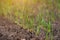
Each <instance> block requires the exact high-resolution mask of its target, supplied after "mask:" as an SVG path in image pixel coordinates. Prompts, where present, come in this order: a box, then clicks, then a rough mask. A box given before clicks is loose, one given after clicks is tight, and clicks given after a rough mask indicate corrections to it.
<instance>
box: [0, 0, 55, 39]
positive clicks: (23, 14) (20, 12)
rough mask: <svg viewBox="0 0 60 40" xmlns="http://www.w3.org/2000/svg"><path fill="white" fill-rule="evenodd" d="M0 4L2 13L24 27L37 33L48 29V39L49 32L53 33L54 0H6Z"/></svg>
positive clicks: (0, 12)
mask: <svg viewBox="0 0 60 40" xmlns="http://www.w3.org/2000/svg"><path fill="white" fill-rule="evenodd" d="M17 2H18V3H17ZM30 2H31V3H30ZM0 4H1V5H0V15H4V17H7V18H8V19H11V20H13V21H14V22H15V23H17V24H18V25H20V26H22V27H23V28H24V29H29V31H34V32H35V33H36V35H38V34H39V33H40V29H41V28H43V30H45V31H46V40H48V34H49V33H51V27H52V21H55V19H56V17H55V14H54V12H53V5H52V1H50V0H49V1H47V0H42V1H41V0H40V1H37V0H28V1H27V0H18V1H17V0H15V1H10V0H8V1H7V0H4V2H3V1H1V3H0Z"/></svg>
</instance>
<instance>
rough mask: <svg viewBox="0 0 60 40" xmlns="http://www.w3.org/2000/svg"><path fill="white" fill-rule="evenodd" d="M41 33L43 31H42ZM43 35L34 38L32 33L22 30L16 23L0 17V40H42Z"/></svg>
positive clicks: (42, 33)
mask: <svg viewBox="0 0 60 40" xmlns="http://www.w3.org/2000/svg"><path fill="white" fill-rule="evenodd" d="M42 31H43V30H42ZM44 39H45V33H44V32H41V33H40V35H39V36H36V35H35V33H34V32H30V31H28V30H27V29H23V28H22V27H20V26H19V25H17V24H16V23H13V22H12V21H10V20H8V19H6V18H4V17H0V40H44Z"/></svg>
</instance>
